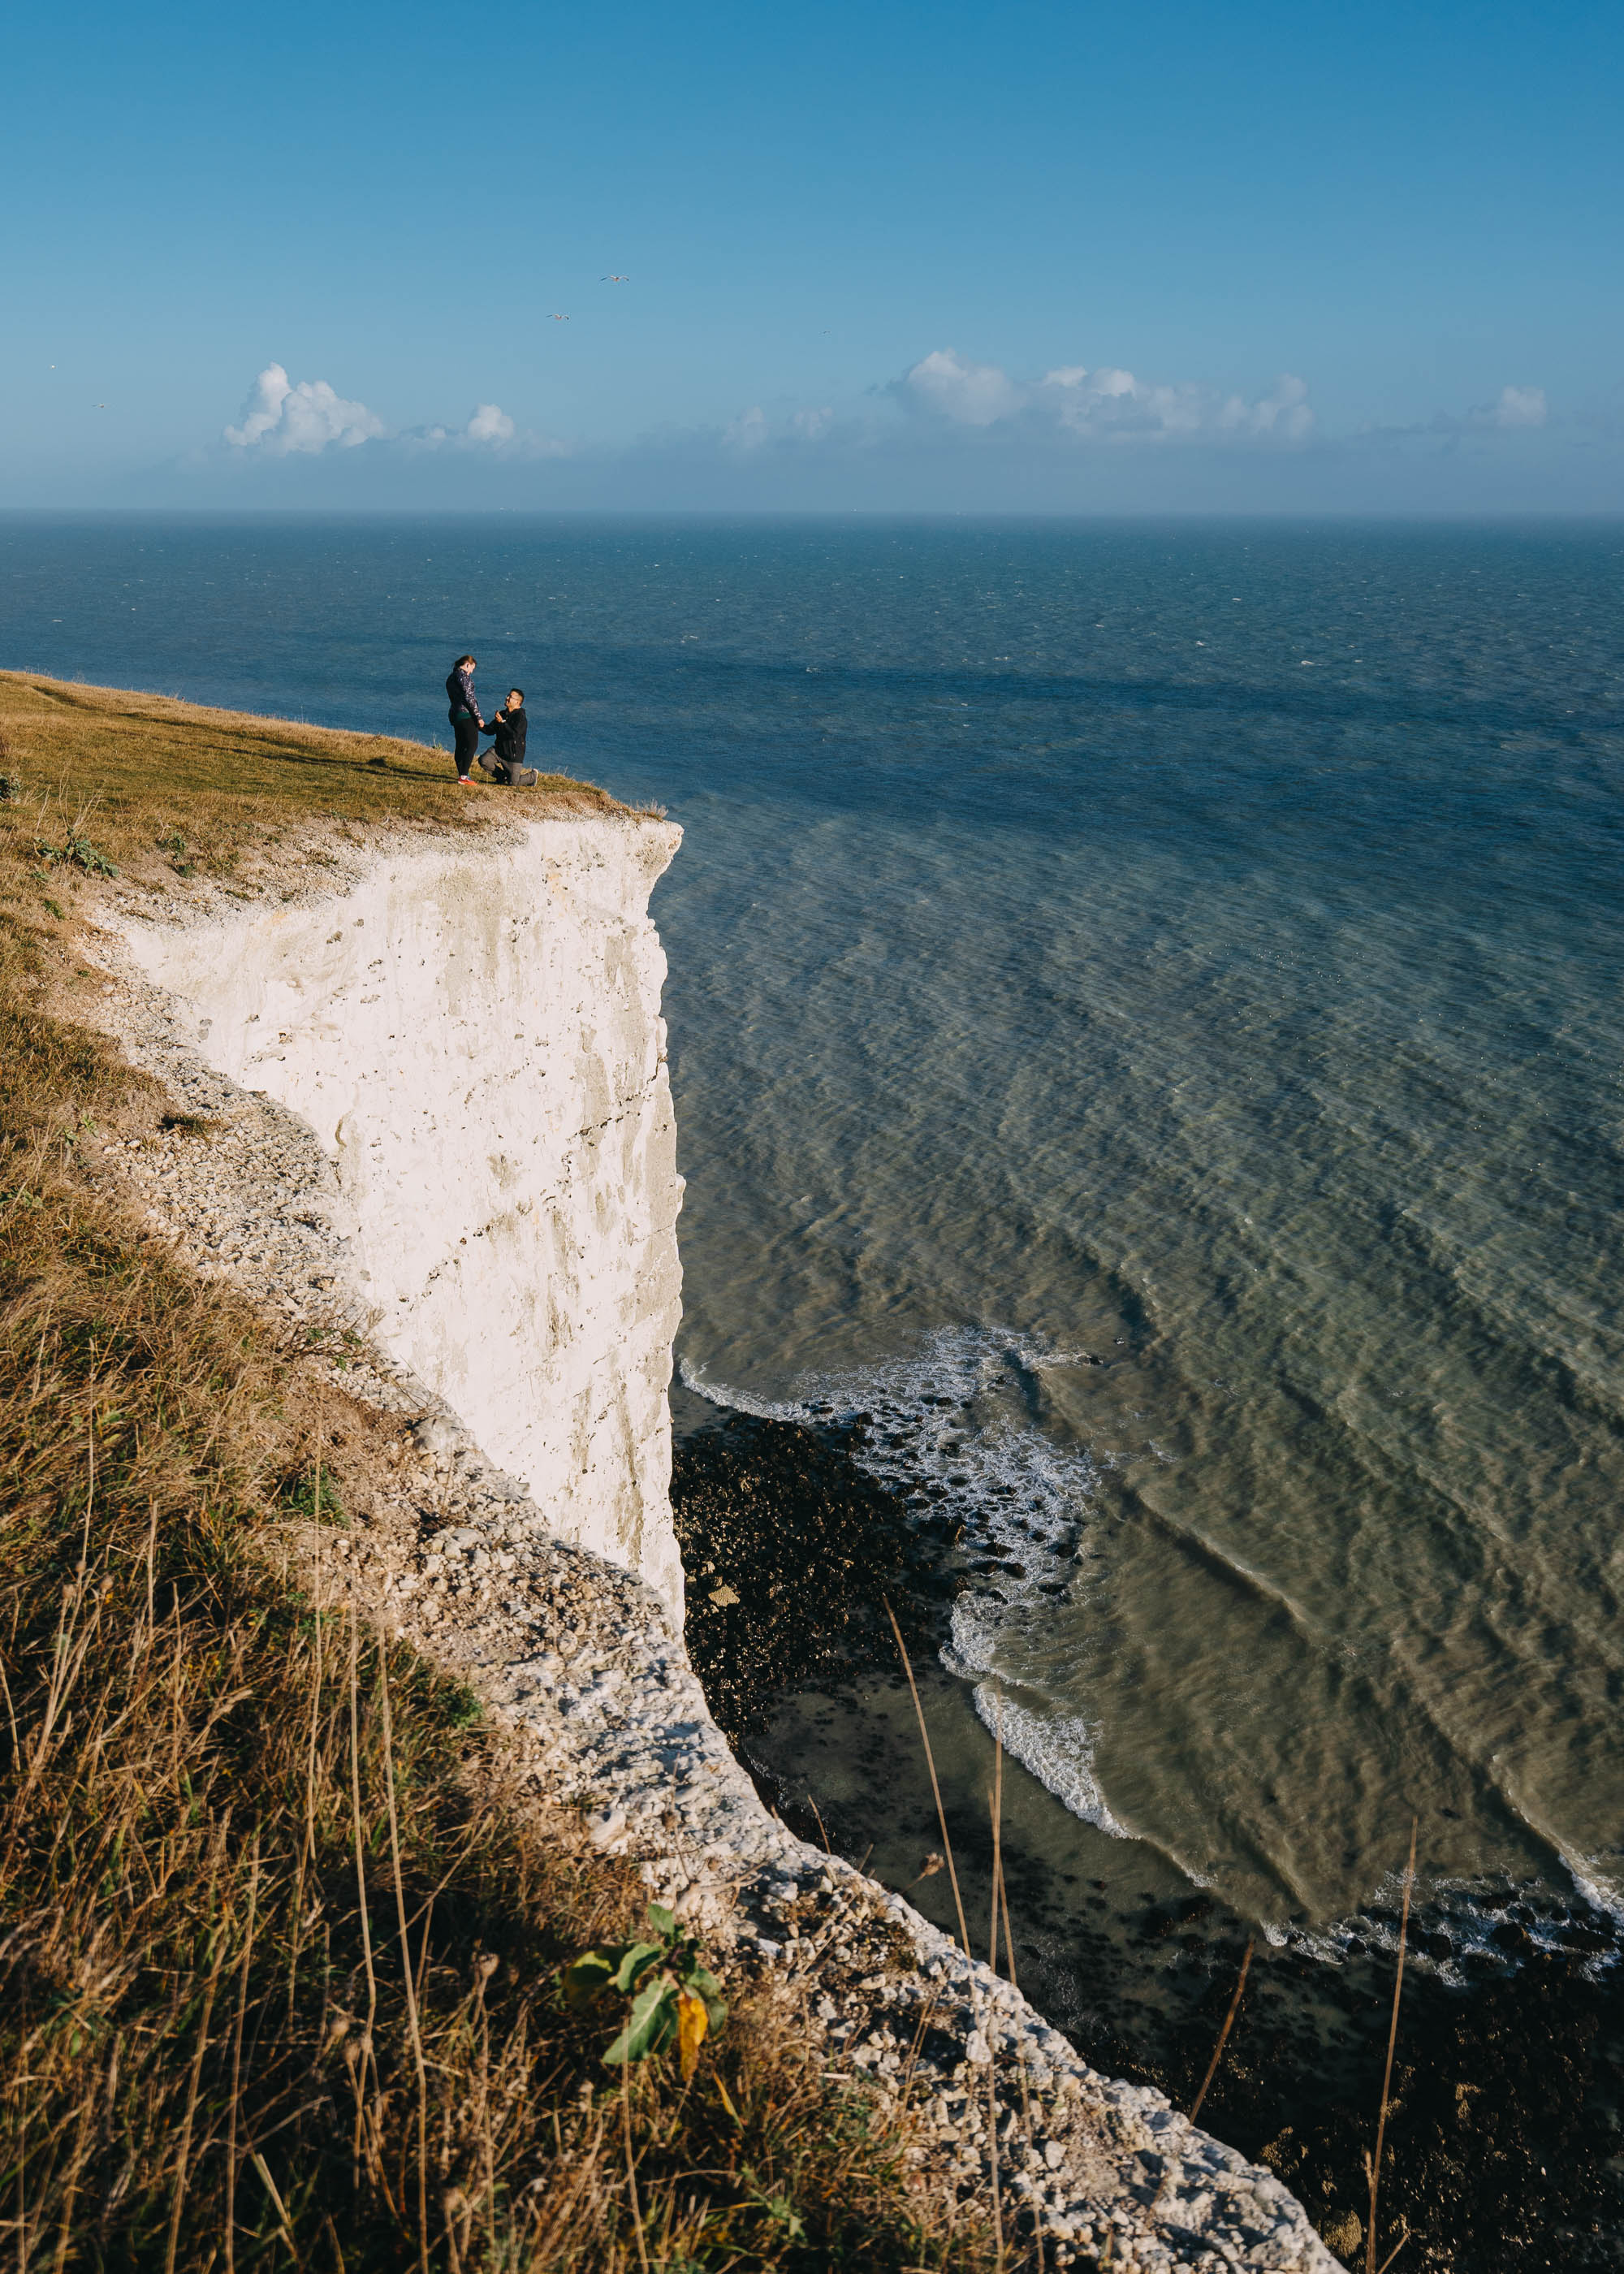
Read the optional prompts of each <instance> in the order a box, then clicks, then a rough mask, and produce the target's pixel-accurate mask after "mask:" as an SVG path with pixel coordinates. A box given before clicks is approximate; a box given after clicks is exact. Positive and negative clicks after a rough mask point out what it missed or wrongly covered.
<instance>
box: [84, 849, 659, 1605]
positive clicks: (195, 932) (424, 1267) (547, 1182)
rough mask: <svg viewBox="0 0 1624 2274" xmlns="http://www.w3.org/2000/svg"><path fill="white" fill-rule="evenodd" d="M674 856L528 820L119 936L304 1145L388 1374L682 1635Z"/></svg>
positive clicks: (131, 928)
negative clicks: (399, 1370)
mask: <svg viewBox="0 0 1624 2274" xmlns="http://www.w3.org/2000/svg"><path fill="white" fill-rule="evenodd" d="M679 843H680V831H679V830H678V829H676V828H675V827H674V826H673V825H669V824H666V823H663V822H658V821H651V820H646V819H640V818H633V817H626V818H624V819H621V818H619V817H617V818H614V819H605V818H598V817H594V818H591V819H585V820H576V819H543V820H539V821H536V822H532V823H523V822H522V823H521V824H520V825H518V826H517V827H516V828H515V829H514V830H513V831H512V832H503V835H502V837H501V838H500V839H496V840H492V838H490V837H484V838H482V839H480V840H453V839H440V840H432V842H430V843H429V844H427V845H424V844H423V843H422V842H421V840H419V841H418V842H417V843H416V844H415V845H413V844H409V845H402V846H400V847H395V848H388V847H385V848H383V849H382V850H381V851H380V852H379V853H378V854H377V855H376V856H375V857H374V858H373V859H372V860H371V861H370V862H368V863H367V864H366V865H365V866H364V867H363V869H362V870H361V872H360V873H359V875H358V876H357V877H355V878H354V879H353V880H352V881H351V883H350V889H349V890H348V891H347V892H343V893H342V896H340V897H323V898H320V899H318V900H295V901H293V902H289V903H283V904H280V905H275V906H267V905H265V904H263V903H260V904H252V903H251V904H248V905H246V906H243V907H236V908H233V909H231V910H229V912H224V913H216V914H215V915H214V916H213V917H211V919H210V920H209V921H207V922H203V923H192V924H189V925H187V926H185V927H181V926H177V925H172V924H169V923H164V922H150V921H143V920H139V919H126V920H125V922H124V924H123V926H122V930H123V935H124V942H125V945H126V947H127V949H128V951H129V953H130V954H131V956H132V959H133V960H134V961H135V963H136V964H137V965H138V966H139V969H140V970H141V972H142V973H143V974H144V975H145V976H146V977H147V978H148V979H149V980H151V981H152V982H153V983H154V984H156V985H157V986H159V987H161V988H162V989H163V990H165V992H166V993H167V994H168V995H169V996H170V997H171V998H174V999H175V1000H176V1001H177V1004H178V1005H180V1006H181V1009H180V1013H179V1015H180V1019H181V1021H182V1026H183V1029H184V1027H185V1026H186V1025H187V1024H188V1023H190V1027H191V1032H190V1034H189V1035H188V1034H184V1033H183V1039H185V1040H187V1041H189V1042H190V1043H191V1045H192V1048H193V1049H195V1050H196V1051H197V1053H198V1055H199V1057H200V1058H204V1059H205V1060H207V1063H208V1064H210V1065H213V1066H214V1067H215V1068H216V1069H218V1070H219V1072H221V1073H223V1074H225V1075H227V1076H228V1077H229V1079H230V1080H232V1081H235V1082H237V1083H238V1084H240V1085H241V1087H242V1088H245V1089H249V1090H254V1091H259V1092H262V1093H264V1094H266V1095H268V1096H271V1097H273V1098H274V1099H275V1100H276V1101H277V1102H278V1103H281V1104H282V1105H283V1106H286V1107H287V1108H289V1110H290V1111H292V1112H294V1113H296V1114H297V1115H298V1116H299V1117H300V1118H301V1119H302V1120H304V1121H305V1122H306V1123H308V1124H309V1126H311V1128H312V1129H313V1131H314V1132H315V1133H316V1135H317V1137H318V1139H319V1140H320V1143H321V1145H322V1147H323V1148H324V1150H325V1151H326V1153H327V1156H328V1158H329V1159H330V1161H331V1162H332V1163H333V1167H334V1171H335V1177H336V1186H337V1197H336V1202H335V1219H336V1224H337V1229H338V1231H339V1232H340V1234H341V1236H342V1237H343V1238H345V1239H347V1240H348V1242H349V1246H350V1263H351V1266H352V1270H351V1273H350V1277H351V1283H352V1290H353V1291H354V1293H355V1294H356V1295H357V1297H358V1299H359V1300H360V1301H361V1303H362V1304H363V1305H364V1306H365V1321H366V1324H367V1326H368V1328H369V1329H370V1331H371V1332H372V1334H373V1335H374V1336H375V1337H377V1339H378V1341H379V1342H380V1344H381V1345H382V1346H383V1348H384V1349H385V1350H386V1351H387V1352H388V1353H389V1355H390V1356H391V1358H393V1359H395V1361H396V1362H397V1363H399V1364H400V1365H402V1366H403V1367H407V1368H409V1369H410V1372H411V1373H412V1374H415V1375H416V1376H417V1378H418V1379H419V1380H421V1381H422V1382H425V1383H426V1384H427V1385H428V1386H429V1387H430V1388H431V1389H432V1390H434V1391H435V1392H436V1393H437V1394H438V1395H439V1396H440V1397H442V1398H443V1399H444V1400H445V1401H446V1403H447V1405H449V1406H450V1407H452V1408H453V1409H454V1410H455V1412H457V1413H458V1414H459V1415H460V1416H461V1417H462V1420H463V1422H464V1423H465V1424H466V1426H467V1427H468V1428H469V1429H470V1431H471V1433H472V1434H473V1435H474V1436H475V1437H476V1438H477V1441H478V1442H479V1443H480V1444H481V1445H482V1446H483V1448H484V1449H485V1451H486V1453H487V1454H488V1455H489V1456H490V1457H492V1458H493V1459H495V1460H496V1461H498V1462H499V1463H500V1465H502V1467H503V1468H504V1469H505V1470H507V1471H508V1472H511V1474H512V1475H513V1476H514V1477H515V1479H517V1480H520V1481H521V1482H522V1483H523V1485H524V1486H525V1487H526V1488H527V1490H528V1492H529V1493H530V1496H531V1498H532V1499H533V1500H534V1501H535V1502H537V1504H538V1506H539V1507H540V1508H541V1509H543V1510H545V1513H546V1517H547V1520H548V1523H549V1525H550V1526H551V1528H552V1529H553V1531H554V1532H557V1533H558V1534H560V1536H561V1537H562V1538H564V1539H566V1540H572V1541H575V1542H576V1543H578V1544H579V1545H581V1546H583V1547H588V1548H590V1549H592V1550H593V1551H594V1552H595V1553H597V1554H598V1555H604V1556H606V1557H608V1558H609V1559H610V1560H611V1561H613V1562H619V1563H622V1564H625V1565H626V1566H628V1568H629V1569H631V1570H635V1572H637V1573H638V1574H639V1575H640V1576H641V1577H643V1578H644V1579H645V1580H647V1581H648V1583H649V1584H650V1585H651V1586H652V1587H653V1588H654V1589H655V1591H656V1593H658V1595H659V1596H660V1597H661V1598H662V1600H664V1601H665V1604H666V1606H667V1608H669V1610H670V1611H671V1613H672V1615H673V1619H674V1620H675V1621H676V1622H677V1623H678V1626H679V1628H680V1622H681V1615H682V1567H681V1562H680V1557H679V1555H678V1552H677V1547H676V1541H675V1538H674V1535H673V1530H672V1525H671V1512H670V1499H669V1487H670V1475H671V1426H670V1417H669V1411H668V1407H667V1404H666V1391H667V1389H668V1387H669V1382H670V1374H671V1349H672V1342H673V1337H674V1334H675V1331H676V1327H677V1323H678V1320H679V1317H680V1289H681V1274H680V1264H679V1261H678V1255H677V1240H676V1222H677V1214H678V1210H679V1208H680V1201H681V1180H680V1178H679V1177H678V1174H677V1168H676V1131H675V1125H674V1119H673V1111H672V1103H671V1090H670V1084H669V1081H668V1080H667V1077H666V1070H665V1026H664V1022H663V1021H662V1020H661V1018H660V1015H659V999H660V990H661V987H662V985H663V984H664V981H665V956H664V953H663V952H662V950H661V947H660V944H659V939H658V934H657V933H656V931H655V929H654V926H653V924H652V923H651V922H650V919H649V914H648V905H649V896H650V892H651V891H652V889H653V886H654V885H655V883H656V882H657V880H658V877H660V876H661V874H662V873H663V872H664V870H665V868H666V867H667V865H668V864H669V862H670V861H671V858H672V856H673V854H674V852H675V850H676V847H677V846H678V844H679Z"/></svg>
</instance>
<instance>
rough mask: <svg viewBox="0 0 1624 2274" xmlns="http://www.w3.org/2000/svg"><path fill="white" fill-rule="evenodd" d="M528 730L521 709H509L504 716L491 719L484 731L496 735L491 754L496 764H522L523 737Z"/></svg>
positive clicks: (527, 723)
mask: <svg viewBox="0 0 1624 2274" xmlns="http://www.w3.org/2000/svg"><path fill="white" fill-rule="evenodd" d="M529 731H530V729H529V722H528V721H527V719H525V716H524V713H523V711H522V710H520V711H509V712H508V713H507V715H506V717H504V718H501V719H492V721H491V723H490V725H489V726H488V727H486V728H485V733H486V734H494V735H495V737H496V743H495V747H494V749H492V753H491V755H492V757H493V758H494V759H495V760H496V762H497V764H498V765H502V766H522V765H523V764H524V738H525V735H526V734H528V732H529Z"/></svg>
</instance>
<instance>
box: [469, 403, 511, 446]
mask: <svg viewBox="0 0 1624 2274" xmlns="http://www.w3.org/2000/svg"><path fill="white" fill-rule="evenodd" d="M465 432H466V433H467V435H468V439H469V440H470V442H511V441H512V440H513V421H512V419H511V418H509V417H508V413H507V412H506V411H505V410H502V409H501V407H500V405H499V404H497V403H478V404H477V405H476V407H475V410H474V415H473V417H472V418H470V420H469V422H468V425H467V427H466V429H465Z"/></svg>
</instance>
